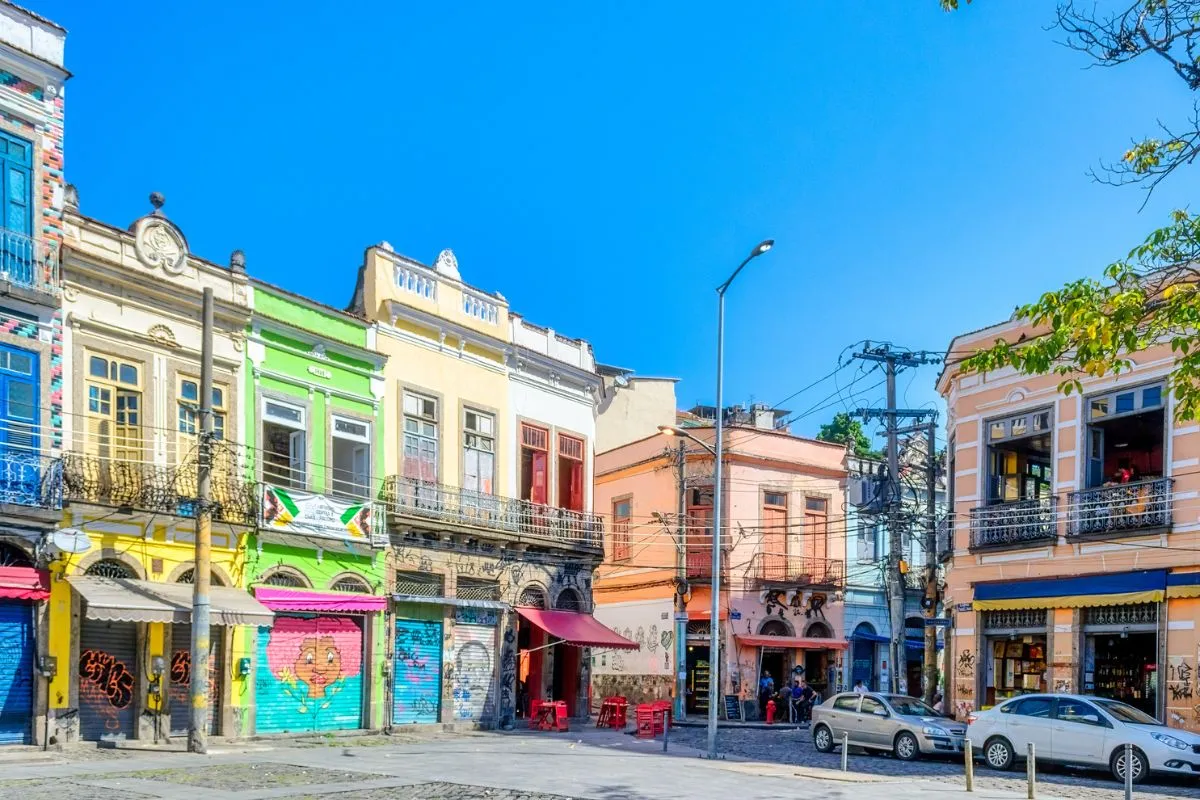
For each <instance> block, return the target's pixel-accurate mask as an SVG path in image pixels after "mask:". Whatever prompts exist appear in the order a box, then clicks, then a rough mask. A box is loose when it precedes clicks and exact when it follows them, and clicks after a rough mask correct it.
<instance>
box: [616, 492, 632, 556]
mask: <svg viewBox="0 0 1200 800" xmlns="http://www.w3.org/2000/svg"><path fill="white" fill-rule="evenodd" d="M632 509H633V501H632V500H631V499H630V498H628V497H626V498H622V499H620V500H614V501H613V510H612V558H613V561H624V560H626V559H628V558H629V518H630V512H631V511H632Z"/></svg>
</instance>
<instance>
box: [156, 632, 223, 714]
mask: <svg viewBox="0 0 1200 800" xmlns="http://www.w3.org/2000/svg"><path fill="white" fill-rule="evenodd" d="M210 631H211V633H210V635H209V650H208V653H209V655H208V732H209V733H210V734H212V735H214V736H215V735H216V734H217V727H218V720H219V719H220V718H221V675H222V674H223V673H224V671H225V629H224V628H223V627H221V626H220V625H213V626H212V627H211V628H210ZM191 665H192V626H191V625H174V626H172V628H171V660H170V661H169V662H167V676H166V677H167V693H168V695H169V696H170V697H169V702H170V706H169V708H170V712H171V735H172V736H187V732H188V726H189V724H190V723H191V721H192V720H191V717H192V714H191V692H192V685H191V681H192V669H191Z"/></svg>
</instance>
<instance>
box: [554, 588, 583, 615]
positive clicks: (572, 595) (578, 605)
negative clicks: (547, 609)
mask: <svg viewBox="0 0 1200 800" xmlns="http://www.w3.org/2000/svg"><path fill="white" fill-rule="evenodd" d="M554 607H555V608H558V609H561V610H563V611H583V599H582V598H581V597H580V596H579V592H577V591H575V590H574V589H563V590H562V592H561V593H560V594H559V595H558V600H556V601H554Z"/></svg>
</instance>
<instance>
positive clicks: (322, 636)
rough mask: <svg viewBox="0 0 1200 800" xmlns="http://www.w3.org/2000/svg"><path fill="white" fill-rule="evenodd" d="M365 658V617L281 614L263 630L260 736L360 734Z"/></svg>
mask: <svg viewBox="0 0 1200 800" xmlns="http://www.w3.org/2000/svg"><path fill="white" fill-rule="evenodd" d="M310 655H311V657H312V660H311V661H310V660H308V658H309V656H310ZM366 655H367V654H365V653H364V651H363V621H362V618H361V617H353V616H348V615H338V616H333V615H309V614H305V615H298V614H297V615H291V614H282V613H280V614H276V616H275V625H274V626H273V627H270V628H266V627H262V628H259V629H258V659H257V661H258V664H257V666H256V667H255V673H254V677H255V680H254V724H255V729H256V731H257V732H258V733H297V732H308V731H334V730H354V729H357V728H361V727H362V717H363V676H364V674H370V673H369V664H368V662H367V660H366Z"/></svg>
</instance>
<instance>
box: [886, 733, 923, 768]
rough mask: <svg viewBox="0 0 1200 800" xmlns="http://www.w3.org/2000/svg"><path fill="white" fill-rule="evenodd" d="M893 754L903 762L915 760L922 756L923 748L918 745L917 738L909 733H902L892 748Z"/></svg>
mask: <svg viewBox="0 0 1200 800" xmlns="http://www.w3.org/2000/svg"><path fill="white" fill-rule="evenodd" d="M892 754H893V755H894V756H896V758H898V759H900V760H901V761H913V760H915V759H916V758H917V756H919V755H921V746H920V745H919V744H917V737H915V736H913V735H912V734H911V733H909V732H908V731H900V735H899V736H897V737H896V741H895V743H894V744H893V746H892Z"/></svg>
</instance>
